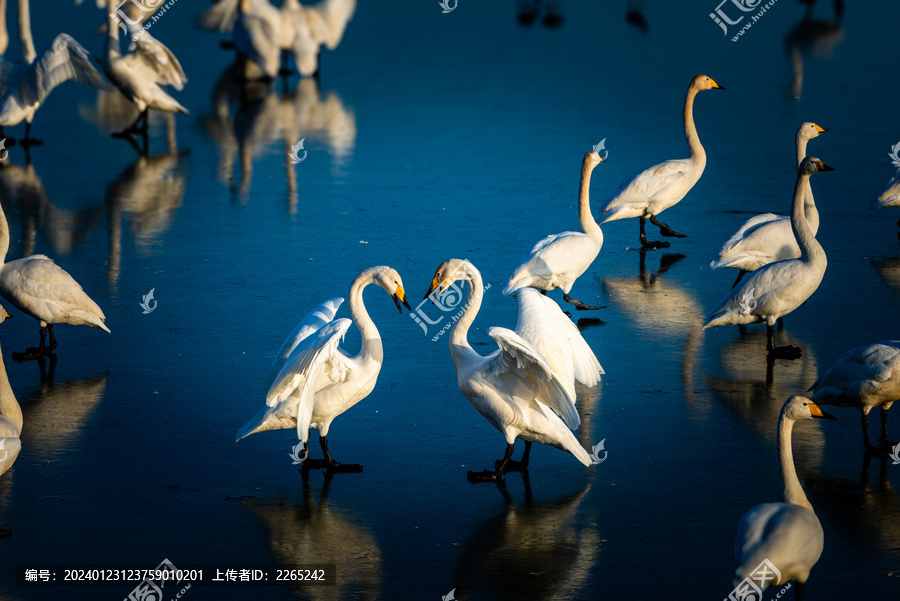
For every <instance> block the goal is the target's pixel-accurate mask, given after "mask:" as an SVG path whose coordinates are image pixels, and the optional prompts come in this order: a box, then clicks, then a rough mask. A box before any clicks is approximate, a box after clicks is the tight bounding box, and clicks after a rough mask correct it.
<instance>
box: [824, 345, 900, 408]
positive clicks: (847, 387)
mask: <svg viewBox="0 0 900 601" xmlns="http://www.w3.org/2000/svg"><path fill="white" fill-rule="evenodd" d="M897 374H900V340H884V341H882V342H879V343H878V344H870V345H868V346H861V347H857V348H853V349H850V350H849V351H847V352H845V353H844V354H843V355H841V356H840V357H839V358H838V360H837V361H835V362H834V365H832V366H831V367H829V368H828V371H826V372H825V373H824V374H822V375H821V376H820V377H819V379H818V380H816V382H815V383H814V384H813V385H812V386H810V387H809V390H813V391H815V392H814V394H813V395H812V397H811V398H812V400H814V401H818V402H822V403H834V402H838V401H841V400H844V399H847V398H849V399H861V398H864V397H872V396H877V395H879V393H880V392H882V390H883V389H884V388H885V384H886V383H888V382H889V381H890V380H891V378H892V377H893V376H895V375H897ZM885 392H889V394H890V396H891V398H893V396H894V393H895V391H885Z"/></svg>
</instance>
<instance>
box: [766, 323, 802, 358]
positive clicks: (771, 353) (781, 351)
mask: <svg viewBox="0 0 900 601" xmlns="http://www.w3.org/2000/svg"><path fill="white" fill-rule="evenodd" d="M801 354H802V351H801V350H800V348H799V347H796V346H775V326H774V325H771V326H770V325H769V324H766V358H767V359H769V361H773V360H775V359H799V358H800V356H801Z"/></svg>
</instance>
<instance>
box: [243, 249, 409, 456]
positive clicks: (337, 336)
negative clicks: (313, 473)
mask: <svg viewBox="0 0 900 601" xmlns="http://www.w3.org/2000/svg"><path fill="white" fill-rule="evenodd" d="M369 284H375V285H377V286H380V287H381V288H383V289H384V290H385V291H386V292H387V293H388V294H389V295H390V296H391V298H393V299H394V303H395V304H396V305H397V310H398V311H400V313H403V309H402V308H401V307H400V304H401V303H403V305H404V306H405V307H406V308H407V309H409V303H407V302H406V292H405V291H404V289H403V281H402V280H401V279H400V274H399V273H397V271H396V270H394V269H392V268H391V267H387V266H377V267H370V268H369V269H366V270H365V271H363V272H362V273H360V274H359V275H358V276H356V278H355V279H354V280H353V283H352V284H351V285H350V303H349V304H350V315H351V317H352V318H353V319H352V320H350V319H346V318H341V319H334V315H335V313H337V310H338V308H339V307H340V306H341V303H343V302H344V299H342V298H339V297H338V298H332V299H329V300H327V301H325V302H324V303H322V304H321V305H319V306H318V307H316V308H315V309H313V310H312V311H311V312H310V313H309V314H308V315H307V316H306V317H304V318H303V320H302V321H301V322H300V323H299V324H298V325H297V327H296V328H294V331H293V332H291V334H290V336H288V338H287V340H285V342H284V344H283V345H282V347H281V350H279V351H278V354H277V355H276V357H275V362H274V363H273V364H272V368H271V369H270V370H269V375H268V377H267V379H266V380H267V384H268V386H269V388H268V393H267V394H266V406H265V407H263V408H262V409H260V410H259V412H258V413H257V414H256V416H255V417H254V418H253V419H251V420H250V421H249V422H247V423H246V424H244V426H243V427H242V428H241V429H240V430H238V433H237V440H240V439H242V438H244V437H245V436H249V435H250V434H255V433H256V432H263V431H265V430H277V429H284V428H297V437H298V438H299V439H300V441H301V442H303V447H304V449H303V450H304V454H305V456H307V457H308V455H309V431H310V429H311V428H316V430H317V431H318V432H319V444H320V445H321V447H322V454H323V455H324V461H323V462H322V463H321V466H322V467H325V468H327V469H329V470H332V469H336V470H338V471H341V470H342V469H343V470H344V471H361V470H362V466H360V465H355V466H353V465H345V466H342V465H341V464H340V463H338V462H337V461H335V460H334V459H332V457H331V454H330V453H329V452H328V441H327V438H326V437H327V436H328V429H329V428H330V427H331V422H332V420H334V418H336V417H337V416H339V415H341V414H342V413H344V412H345V411H347V410H348V409H350V408H351V407H353V406H354V405H355V404H356V403H358V402H360V401H361V400H363V399H364V398H366V397H367V396H369V394H370V393H371V392H372V390H374V388H375V382H376V380H377V379H378V374H379V372H380V371H381V364H382V362H383V361H384V350H383V348H382V344H381V335H380V334H379V333H378V329H377V328H376V327H375V323H374V322H373V321H372V318H371V317H369V314H368V312H366V307H365V305H364V304H363V290H364V289H365V288H366V286H368V285H369ZM353 323H356V327H358V328H359V331H360V333H361V334H362V348H361V349H360V351H359V353H358V354H357V355H355V356H351V355H350V353H348V352H347V351H345V350H344V349H342V348H340V347H339V346H338V344H339V343H340V341H341V340H342V339H343V338H344V335H345V334H346V333H347V330H348V329H349V328H350V326H351V325H352V324H353ZM311 465H317V466H318V465H320V464H319V463H318V462H316V463H315V464H313V462H312V461H310V460H307V462H306V463H305V464H304V467H307V466H311Z"/></svg>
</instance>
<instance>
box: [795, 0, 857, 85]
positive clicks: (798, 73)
mask: <svg viewBox="0 0 900 601" xmlns="http://www.w3.org/2000/svg"><path fill="white" fill-rule="evenodd" d="M807 3H808V4H809V7H808V8H807V10H806V13H805V15H804V17H803V19H802V20H801V21H800V22H799V23H798V24H797V25H795V26H794V27H793V28H792V29H791V30H790V31H789V32H788V34H787V37H786V38H785V47H786V48H787V53H788V55H789V56H790V59H791V68H792V75H793V78H792V82H791V93H792V94H793V96H794V99H795V100H800V96H801V95H802V93H803V58H804V57H805V56H812V57H813V58H817V59H827V58H831V54H832V53H833V52H834V49H835V48H837V45H838V44H839V43H840V42H841V40H843V39H844V29H843V28H842V27H841V19H842V17H843V16H844V3H843V0H836V1H835V3H834V18H833V19H832V20H831V21H826V20H824V19H813V16H812V13H813V8H814V7H815V4H816V1H815V0H811V1H808V2H807Z"/></svg>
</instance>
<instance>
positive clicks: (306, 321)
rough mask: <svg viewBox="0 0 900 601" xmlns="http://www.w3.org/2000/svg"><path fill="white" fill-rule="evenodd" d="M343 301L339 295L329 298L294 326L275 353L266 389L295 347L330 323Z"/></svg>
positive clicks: (269, 386) (267, 377)
mask: <svg viewBox="0 0 900 601" xmlns="http://www.w3.org/2000/svg"><path fill="white" fill-rule="evenodd" d="M343 302H344V299H343V298H341V297H339V296H336V297H334V298H329V299H328V300H327V301H325V302H324V303H322V304H321V305H319V306H318V307H316V308H315V309H313V310H312V311H310V312H309V313H308V314H307V315H306V317H304V318H303V319H302V320H300V323H298V324H297V327H295V328H294V330H293V331H292V332H291V333H290V335H289V336H288V337H287V338H286V339H285V341H284V344H282V345H281V348H280V349H279V350H278V354H276V355H275V360H274V361H273V362H272V367H271V368H269V373H268V375H267V376H266V390H268V389H269V388H271V387H272V384H273V383H274V382H275V378H277V377H278V374H279V372H280V371H281V368H282V367H284V364H285V362H286V361H287V360H288V357H290V356H291V354H292V353H293V352H294V349H296V348H297V345H299V344H300V343H301V342H303V340H305V339H306V338H308V337H309V336H311V335H312V334H314V333H315V332H317V331H318V330H319V329H320V328H322V327H324V326H325V325H327V324H328V323H330V322H331V321H332V320H333V319H334V316H335V314H336V313H337V311H338V309H339V308H340V306H341V303H343Z"/></svg>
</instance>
